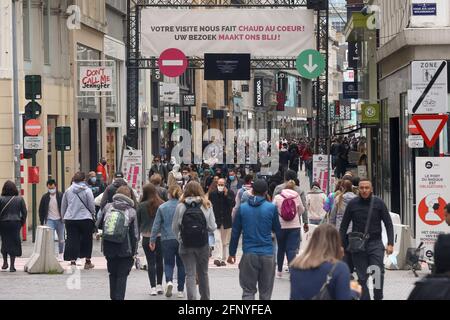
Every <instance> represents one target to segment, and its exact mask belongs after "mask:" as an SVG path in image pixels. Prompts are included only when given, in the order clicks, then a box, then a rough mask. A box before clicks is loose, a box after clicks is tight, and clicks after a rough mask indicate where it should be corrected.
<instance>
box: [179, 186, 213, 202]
mask: <svg viewBox="0 0 450 320" xmlns="http://www.w3.org/2000/svg"><path fill="white" fill-rule="evenodd" d="M189 197H200V198H201V199H202V205H203V206H204V207H205V208H211V202H210V201H209V200H208V198H207V197H206V195H205V192H204V191H203V188H202V186H201V185H200V183H198V182H197V181H190V182H188V184H187V185H186V187H185V188H184V193H183V195H182V196H181V198H180V202H183V203H184V202H185V201H186V198H189Z"/></svg>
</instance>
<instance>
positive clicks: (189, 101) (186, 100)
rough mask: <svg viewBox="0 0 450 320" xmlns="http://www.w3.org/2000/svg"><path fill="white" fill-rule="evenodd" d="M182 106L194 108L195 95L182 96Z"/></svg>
mask: <svg viewBox="0 0 450 320" xmlns="http://www.w3.org/2000/svg"><path fill="white" fill-rule="evenodd" d="M183 105H184V106H186V107H193V106H195V94H185V95H184V96H183Z"/></svg>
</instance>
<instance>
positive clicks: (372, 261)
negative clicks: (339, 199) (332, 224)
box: [339, 179, 394, 300]
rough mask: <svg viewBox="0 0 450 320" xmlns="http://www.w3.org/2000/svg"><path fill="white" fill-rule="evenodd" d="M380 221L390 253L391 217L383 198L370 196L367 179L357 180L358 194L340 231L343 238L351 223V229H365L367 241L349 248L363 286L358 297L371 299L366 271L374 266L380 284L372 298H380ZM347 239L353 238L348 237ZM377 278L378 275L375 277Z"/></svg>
mask: <svg viewBox="0 0 450 320" xmlns="http://www.w3.org/2000/svg"><path fill="white" fill-rule="evenodd" d="M369 216H370V220H369ZM382 221H383V223H384V226H385V227H386V231H387V238H388V245H387V247H386V253H387V254H388V255H390V254H392V253H393V252H394V227H393V224H392V220H391V216H390V214H389V211H388V209H387V207H386V205H385V204H384V202H383V200H381V199H380V198H378V197H375V196H374V195H373V187H372V183H371V182H370V180H368V179H362V180H361V181H360V182H359V197H357V198H355V199H353V200H352V201H350V202H349V204H348V205H347V208H346V210H345V213H344V217H343V219H342V223H341V227H340V230H339V232H340V234H341V239H345V238H346V235H347V230H348V227H349V225H350V223H351V222H352V223H353V230H352V231H353V232H359V233H362V234H365V233H366V230H367V234H368V240H367V241H366V243H365V246H364V247H363V248H362V250H352V248H351V247H352V246H351V245H350V247H349V251H350V252H351V253H352V259H353V264H354V265H355V269H356V272H357V274H358V282H359V284H360V285H361V286H362V288H363V292H362V296H361V300H370V294H369V288H368V287H367V278H368V276H369V274H368V273H369V272H370V273H371V271H370V270H372V271H373V270H374V269H373V268H374V267H375V269H376V271H375V274H374V277H375V278H376V280H377V281H376V283H375V285H379V286H378V287H376V288H374V299H375V300H382V299H383V285H384V262H383V260H384V251H385V248H384V245H383V241H382V238H381V230H382V228H381V222H382ZM350 236H351V234H350ZM349 241H350V242H351V241H352V240H351V239H349ZM377 277H379V278H378V279H377Z"/></svg>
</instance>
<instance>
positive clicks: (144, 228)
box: [137, 183, 164, 296]
mask: <svg viewBox="0 0 450 320" xmlns="http://www.w3.org/2000/svg"><path fill="white" fill-rule="evenodd" d="M143 192H144V194H143V196H142V200H141V204H140V205H139V208H138V211H137V218H138V225H139V230H140V232H141V233H142V247H143V249H144V252H145V257H146V259H147V266H148V279H149V281H150V287H151V289H150V295H152V296H156V295H158V294H163V293H164V291H163V289H162V278H163V257H162V252H161V236H160V235H159V234H158V235H155V236H156V240H155V243H156V245H155V250H150V236H151V235H152V227H153V223H154V221H155V217H156V212H157V210H158V208H159V207H160V206H161V205H162V204H163V203H164V201H163V200H162V199H161V198H160V197H159V194H158V191H157V190H156V187H155V186H154V185H153V184H151V183H150V184H147V185H146V186H145V187H144V190H143Z"/></svg>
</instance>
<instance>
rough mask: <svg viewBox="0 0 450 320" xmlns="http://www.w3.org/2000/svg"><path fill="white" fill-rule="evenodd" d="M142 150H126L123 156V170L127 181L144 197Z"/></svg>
mask: <svg viewBox="0 0 450 320" xmlns="http://www.w3.org/2000/svg"><path fill="white" fill-rule="evenodd" d="M142 162H143V161H142V151H141V150H126V151H125V152H124V154H123V160H122V168H123V175H124V177H125V180H127V182H128V185H129V186H130V187H131V188H133V190H135V191H136V192H137V193H138V195H139V196H141V195H142V182H143V169H144V167H143V164H142Z"/></svg>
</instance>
